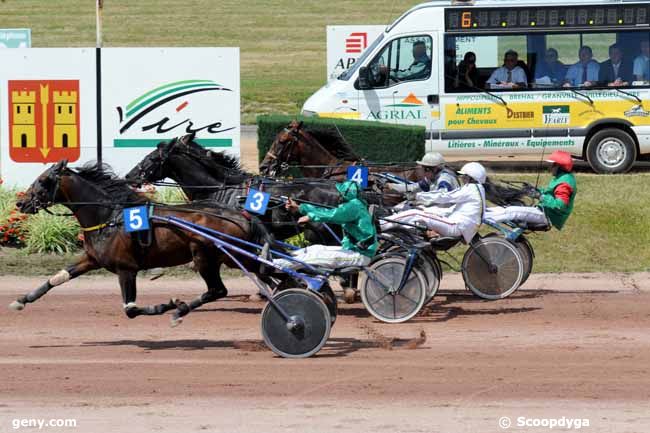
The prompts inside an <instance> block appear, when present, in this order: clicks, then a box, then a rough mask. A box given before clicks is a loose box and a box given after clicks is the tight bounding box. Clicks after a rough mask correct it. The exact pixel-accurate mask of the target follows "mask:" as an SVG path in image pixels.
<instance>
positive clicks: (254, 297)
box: [248, 293, 262, 302]
mask: <svg viewBox="0 0 650 433" xmlns="http://www.w3.org/2000/svg"><path fill="white" fill-rule="evenodd" d="M248 302H262V297H261V296H260V294H259V293H255V294H254V295H250V296H249V297H248Z"/></svg>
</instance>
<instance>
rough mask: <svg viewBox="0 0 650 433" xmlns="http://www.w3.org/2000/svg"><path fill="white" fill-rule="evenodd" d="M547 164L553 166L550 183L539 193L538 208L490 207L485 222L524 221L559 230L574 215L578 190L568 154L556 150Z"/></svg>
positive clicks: (571, 161)
mask: <svg viewBox="0 0 650 433" xmlns="http://www.w3.org/2000/svg"><path fill="white" fill-rule="evenodd" d="M547 162H550V163H552V165H551V173H552V174H553V179H551V182H550V183H549V184H548V186H547V187H546V188H542V189H541V190H539V191H538V194H537V195H538V196H539V205H538V206H508V207H490V208H488V209H487V211H486V213H485V218H486V219H490V220H492V221H495V222H505V221H524V222H527V223H531V224H538V225H543V224H546V225H548V224H549V223H550V224H551V225H553V227H555V228H556V229H558V230H562V227H564V224H565V223H566V221H567V219H569V216H570V215H571V211H573V202H574V200H575V196H576V192H577V191H578V189H577V184H576V178H575V175H574V174H573V160H572V159H571V154H569V153H568V152H563V151H561V150H557V151H555V152H553V153H552V154H551V156H549V158H548V159H547Z"/></svg>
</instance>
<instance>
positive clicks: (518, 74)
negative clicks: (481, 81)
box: [486, 50, 528, 89]
mask: <svg viewBox="0 0 650 433" xmlns="http://www.w3.org/2000/svg"><path fill="white" fill-rule="evenodd" d="M518 62H519V54H517V52H516V51H514V50H509V51H507V52H506V54H505V55H504V56H503V66H501V67H500V68H497V69H495V70H494V72H492V75H490V78H489V79H488V80H487V84H486V87H488V88H504V87H505V88H513V89H516V88H520V87H527V86H528V77H527V76H526V71H524V70H523V68H521V67H520V66H518V65H517V63H518Z"/></svg>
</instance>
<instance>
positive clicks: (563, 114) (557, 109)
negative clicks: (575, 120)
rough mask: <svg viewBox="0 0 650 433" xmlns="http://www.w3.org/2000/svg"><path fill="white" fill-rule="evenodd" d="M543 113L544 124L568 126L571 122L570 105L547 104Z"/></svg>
mask: <svg viewBox="0 0 650 433" xmlns="http://www.w3.org/2000/svg"><path fill="white" fill-rule="evenodd" d="M542 114H543V116H542V117H543V122H544V125H548V126H568V125H569V124H570V123H571V110H570V109H569V106H568V105H545V106H544V107H543V108H542Z"/></svg>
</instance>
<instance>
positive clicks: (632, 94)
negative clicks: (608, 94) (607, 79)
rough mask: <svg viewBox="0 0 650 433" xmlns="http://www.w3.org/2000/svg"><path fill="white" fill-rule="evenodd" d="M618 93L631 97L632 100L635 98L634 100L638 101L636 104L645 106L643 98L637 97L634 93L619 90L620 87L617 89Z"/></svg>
mask: <svg viewBox="0 0 650 433" xmlns="http://www.w3.org/2000/svg"><path fill="white" fill-rule="evenodd" d="M616 91H617V92H619V93H622V94H624V95H626V96H629V97H630V98H634V99H636V102H638V103H639V105H641V106H643V101H642V100H641V98H639V97H638V96H637V95H635V94H634V93H630V92H626V91H624V90H621V89H619V88H618V87H617V88H616Z"/></svg>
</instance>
